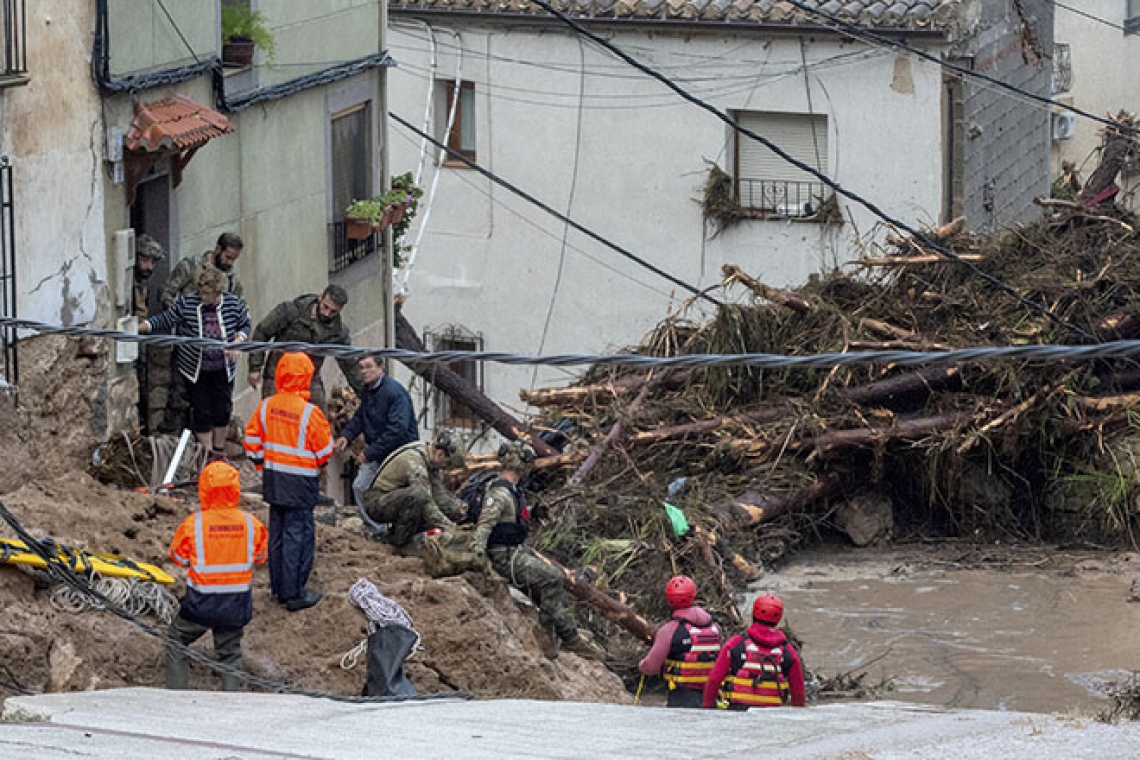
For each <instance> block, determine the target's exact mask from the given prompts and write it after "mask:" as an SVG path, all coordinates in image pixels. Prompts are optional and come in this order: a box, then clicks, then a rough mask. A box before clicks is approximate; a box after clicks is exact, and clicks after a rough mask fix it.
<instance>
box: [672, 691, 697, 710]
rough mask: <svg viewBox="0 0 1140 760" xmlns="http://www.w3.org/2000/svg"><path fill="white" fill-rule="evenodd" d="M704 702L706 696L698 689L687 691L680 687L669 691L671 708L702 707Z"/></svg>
mask: <svg viewBox="0 0 1140 760" xmlns="http://www.w3.org/2000/svg"><path fill="white" fill-rule="evenodd" d="M703 700H704V694H703V693H702V692H699V691H697V690H696V689H686V688H685V687H684V686H678V687H677V688H676V689H670V690H669V701H668V706H669V707H697V708H699V707H701V705H702V704H703Z"/></svg>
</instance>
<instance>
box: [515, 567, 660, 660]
mask: <svg viewBox="0 0 1140 760" xmlns="http://www.w3.org/2000/svg"><path fill="white" fill-rule="evenodd" d="M534 553H535V554H536V555H538V556H539V557H540V558H542V559H543V560H545V561H546V562H549V563H550V564H551V565H553V566H554V567H556V568H558V569H559V570H561V571H562V578H563V582H564V583H565V586H566V590H567V591H568V592H570V595H571V596H573V597H574V598H575V599H577V600H578V601H580V602H582V603H583V604H587V605H589V606H590V607H592V608H594V609H595V610H597V611H598V613H600V614H601V615H602V617H604V618H606V619H607V620H612V621H613V622H615V623H617V624H618V625H620V626H621V627H622V628H624V629H626V630H627V631H629V632H630V633H632V634H633V635H634V636H636V637H637V638H639V639H641V640H642V641H644V642H645V643H647V644H652V643H653V637H654V635H655V634H656V633H657V631H656V629H655V628H654V627H653V626H652V625H650V623H649V621H647V620H646V619H645V618H643V617H641V616H640V615H638V614H637V613H636V612H634V611H633V608H632V607H630V606H629V605H627V604H622V603H621V602H619V601H618V600H617V599H614V598H613V597H612V596H610V595H608V594H606V593H605V592H604V591H602V590H601V589H599V588H598V587H597V586H595V585H594V584H592V583H590V581H589V580H587V579H586V577H585V576H584V575H582V574H581V573H580V572H577V571H575V570H571V569H570V568H568V567H564V566H563V565H561V564H559V563H558V562H555V561H554V560H552V559H550V558H549V557H547V556H546V555H544V554H541V553H540V552H538V551H535V552H534Z"/></svg>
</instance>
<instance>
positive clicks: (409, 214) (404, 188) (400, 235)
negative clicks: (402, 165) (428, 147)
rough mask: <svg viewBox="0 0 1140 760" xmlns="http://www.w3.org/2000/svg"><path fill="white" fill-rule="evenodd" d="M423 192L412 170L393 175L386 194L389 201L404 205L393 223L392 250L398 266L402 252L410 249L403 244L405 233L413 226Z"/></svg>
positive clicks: (385, 196)
mask: <svg viewBox="0 0 1140 760" xmlns="http://www.w3.org/2000/svg"><path fill="white" fill-rule="evenodd" d="M423 194H424V191H423V189H422V188H419V187H416V184H415V182H414V181H413V180H412V173H411V172H404V173H403V174H398V175H396V176H394V177H392V189H391V190H389V191H388V192H387V193H385V194H384V198H385V199H386V200H387V201H388V203H390V204H403V205H404V213H403V215H402V216H401V217H400V218H399V219H398V220H396V221H395V222H393V223H392V241H393V242H392V249H393V250H392V252H393V254H394V256H395V262H396V266H400V263H401V260H402V258H403V257H402V256H401V254H402V253H403V252H404V251H406V250H408V246H406V245H404V244H403V241H404V235H405V234H407V232H408V228H410V227H411V226H412V220H413V219H415V218H416V211H417V210H418V209H419V206H420V198H422V197H423Z"/></svg>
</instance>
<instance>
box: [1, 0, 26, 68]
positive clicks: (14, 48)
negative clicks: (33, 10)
mask: <svg viewBox="0 0 1140 760" xmlns="http://www.w3.org/2000/svg"><path fill="white" fill-rule="evenodd" d="M0 22H2V23H3V25H4V29H3V33H4V71H3V74H4V75H5V76H11V75H15V74H26V73H28V9H27V5H26V0H2V7H0Z"/></svg>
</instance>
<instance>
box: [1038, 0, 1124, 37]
mask: <svg viewBox="0 0 1140 760" xmlns="http://www.w3.org/2000/svg"><path fill="white" fill-rule="evenodd" d="M1048 2H1050V3H1052V4H1053V5H1054V6H1055V7H1057V8H1062V9H1064V10H1067V11H1069V12H1070V13H1073V14H1076V15H1077V16H1084V17H1085V18H1087V19H1089V20H1090V21H1096V22H1099V23H1101V24H1104V25H1105V26H1110V27H1112V28H1113V29H1116V30H1117V31H1120V32H1123V31H1124V27H1123V26H1122V25H1121V24H1117V23H1114V22H1112V21H1109V20H1108V19H1106V18H1101V17H1100V16H1094V15H1093V14H1091V13H1089V12H1088V11H1082V10H1081V9H1080V8H1074V7H1073V6H1071V5H1066V4H1065V3H1062V2H1060V0H1048Z"/></svg>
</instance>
